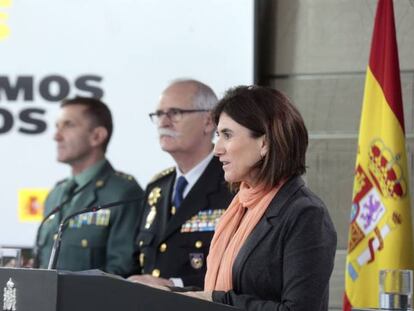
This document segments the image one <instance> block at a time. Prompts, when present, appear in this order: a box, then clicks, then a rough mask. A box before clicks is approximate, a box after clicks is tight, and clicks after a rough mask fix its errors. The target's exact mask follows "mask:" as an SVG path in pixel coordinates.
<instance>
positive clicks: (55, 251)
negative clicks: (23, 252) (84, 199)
mask: <svg viewBox="0 0 414 311" xmlns="http://www.w3.org/2000/svg"><path fill="white" fill-rule="evenodd" d="M139 200H141V198H135V199H130V200H123V201H117V202H112V203H108V204H103V205H101V204H99V205H97V206H93V207H89V208H85V209H82V210H80V211H77V212H75V213H73V214H70V215H68V216H66V217H65V218H64V219H63V220H62V222H61V223H60V225H59V230H58V232H57V235H56V239H55V241H54V242H53V247H52V252H51V254H50V259H49V265H48V267H47V269H48V270H53V269H56V264H57V260H58V256H59V252H60V246H61V244H62V235H63V232H64V231H65V229H66V225H67V222H68V221H69V220H70V219H71V218H73V217H76V216H78V215H80V214H85V213H91V212H92V213H94V212H97V211H99V210H101V209H104V208H110V207H114V206H119V205H123V204H128V203H133V202H137V201H139Z"/></svg>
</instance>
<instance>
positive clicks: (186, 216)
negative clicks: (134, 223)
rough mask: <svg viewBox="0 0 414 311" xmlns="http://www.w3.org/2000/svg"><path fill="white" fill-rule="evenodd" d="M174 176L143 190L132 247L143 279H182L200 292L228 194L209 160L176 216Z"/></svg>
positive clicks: (216, 164)
mask: <svg viewBox="0 0 414 311" xmlns="http://www.w3.org/2000/svg"><path fill="white" fill-rule="evenodd" d="M175 177H176V173H175V170H174V169H173V168H171V169H167V170H165V171H163V172H161V173H160V174H158V176H156V177H155V179H154V180H153V181H152V182H150V183H149V184H148V186H147V189H146V192H145V199H144V213H143V218H142V222H141V226H140V230H139V232H138V235H137V238H136V243H137V245H138V247H139V251H140V254H139V261H140V266H141V273H142V274H152V275H154V276H160V277H163V278H170V277H176V278H181V279H182V280H183V282H184V285H194V286H199V287H201V288H202V287H203V285H204V275H205V272H206V258H207V254H208V251H209V248H210V241H211V239H212V237H213V234H214V229H215V227H214V226H211V224H213V223H214V222H215V221H218V218H219V216H221V215H222V213H223V212H224V210H225V209H226V208H227V206H228V205H229V204H230V202H231V200H232V198H233V195H232V194H231V193H230V191H229V189H228V186H227V185H226V183H225V181H224V177H223V170H222V167H221V164H220V162H219V161H218V159H217V158H215V157H214V158H213V159H212V160H211V161H210V163H209V164H208V166H207V167H206V169H205V170H204V172H203V173H202V175H201V176H200V178H199V179H198V180H197V182H196V183H195V184H194V186H193V187H192V188H191V190H190V192H189V193H188V195H187V196H186V197H185V199H184V201H183V202H182V204H181V206H180V208H179V209H178V210H177V213H176V214H175V215H171V207H172V206H171V197H172V192H173V187H174V181H175Z"/></svg>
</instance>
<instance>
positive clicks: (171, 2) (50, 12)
mask: <svg viewBox="0 0 414 311" xmlns="http://www.w3.org/2000/svg"><path fill="white" fill-rule="evenodd" d="M6 2H7V1H6ZM0 3H1V1H0ZM1 12H3V13H4V14H7V17H8V18H7V19H6V20H5V21H3V22H4V23H6V26H7V27H8V29H9V30H10V34H9V36H8V37H7V38H3V39H2V40H0V78H2V79H3V80H0V82H1V81H2V82H1V83H3V84H2V85H1V84H0V109H2V114H0V129H3V130H4V129H5V128H6V124H5V122H6V121H5V118H6V117H5V115H6V114H11V115H12V116H13V121H14V123H13V126H12V128H11V129H9V130H8V131H7V132H6V133H3V134H0V146H1V147H0V148H1V149H0V150H1V152H0V159H1V160H0V189H1V190H0V191H1V193H0V215H1V216H0V217H1V218H0V245H17V246H30V245H32V243H33V240H34V234H35V231H36V228H37V224H36V223H20V222H19V220H18V216H17V192H18V190H19V189H21V188H27V187H29V188H36V187H47V188H51V187H52V186H53V185H54V183H55V182H56V181H58V180H61V179H62V178H64V177H66V176H67V175H68V174H69V169H68V167H67V166H65V165H63V164H59V163H57V162H56V159H55V158H56V152H55V143H54V142H53V140H52V137H53V131H54V120H55V117H56V114H57V111H58V106H59V102H60V101H58V100H56V101H47V100H45V99H44V90H45V85H43V92H42V91H41V90H40V89H41V88H42V86H41V82H42V81H43V83H45V81H44V80H45V78H47V77H49V76H52V75H56V76H59V77H61V78H62V79H63V80H64V81H66V82H67V83H68V84H69V87H70V91H69V94H68V96H74V95H86V96H88V95H91V93H90V92H85V91H82V90H80V89H79V87H76V86H75V81H76V79H77V78H78V77H80V76H85V75H94V76H98V77H101V78H102V81H100V82H99V81H95V82H90V83H89V85H92V86H94V87H96V88H98V89H101V90H102V91H103V92H104V96H103V100H104V101H105V102H106V103H108V105H109V106H110V108H111V110H112V112H113V117H114V124H115V130H114V136H113V138H112V141H111V143H110V145H109V152H108V158H109V159H110V161H111V162H112V164H113V165H114V166H115V167H116V168H117V169H118V170H121V171H124V172H128V173H130V174H132V175H134V176H135V177H136V179H137V180H138V181H139V183H140V184H141V186H142V187H145V185H146V183H147V182H148V181H149V179H150V178H151V177H152V176H153V175H154V174H155V173H156V172H158V171H160V170H162V169H163V168H166V167H168V166H171V165H172V164H173V162H172V159H171V158H170V157H169V156H168V155H166V154H164V153H163V152H162V151H161V150H160V148H159V145H158V140H157V136H156V131H155V128H154V126H153V125H152V124H151V122H150V120H149V118H148V113H149V112H151V111H152V110H153V109H154V107H155V105H156V104H157V99H158V95H159V93H160V92H161V91H162V90H163V89H164V88H165V87H166V85H167V84H168V83H169V82H170V81H171V80H173V79H175V78H178V77H191V78H195V79H199V80H201V81H203V82H205V83H207V84H209V85H210V86H212V88H213V89H214V90H215V91H216V92H217V94H218V95H219V96H221V95H222V94H223V92H224V90H225V89H227V88H228V87H231V86H235V85H238V84H251V83H252V76H253V1H252V0H208V1H194V0H117V1H113V0H36V1H33V0H14V1H12V2H11V4H10V5H9V6H7V7H1V5H0V13H1ZM23 76H26V77H29V81H30V78H31V79H32V80H33V94H32V96H30V92H29V93H26V96H29V98H26V100H25V99H24V92H23V91H22V90H20V92H18V94H17V97H16V98H13V94H11V93H9V94H6V91H5V88H7V85H6V86H5V84H4V83H6V82H7V83H10V85H9V86H8V88H9V91H10V89H11V88H13V87H14V84H15V83H16V81H17V79H18V77H20V78H21V77H23ZM5 81H6V82H5ZM66 82H65V83H66ZM46 90H47V91H48V92H47V94H49V95H51V96H54V97H55V98H57V97H59V96H58V95H59V94H63V93H64V92H63V93H59V92H61V91H62V89H61V88H59V84H57V83H50V84H46ZM26 91H30V90H28V89H26ZM27 94H29V95H27ZM31 97H32V98H31ZM27 108H29V109H30V108H35V109H41V110H42V111H44V112H40V113H34V114H33V115H32V118H34V119H40V120H41V122H43V123H44V124H46V125H47V128H46V129H45V130H44V131H43V132H42V133H39V134H24V133H21V132H19V128H26V129H29V130H33V129H35V128H36V126H33V125H30V124H27V123H25V122H24V121H22V120H21V119H22V118H20V117H19V113H20V112H21V111H22V110H25V109H27ZM6 111H7V112H6ZM23 119H24V118H23Z"/></svg>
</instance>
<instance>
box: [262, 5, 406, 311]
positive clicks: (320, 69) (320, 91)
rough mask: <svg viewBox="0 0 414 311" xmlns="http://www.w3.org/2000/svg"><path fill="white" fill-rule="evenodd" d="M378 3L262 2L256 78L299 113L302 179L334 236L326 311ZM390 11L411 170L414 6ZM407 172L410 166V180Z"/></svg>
mask: <svg viewBox="0 0 414 311" xmlns="http://www.w3.org/2000/svg"><path fill="white" fill-rule="evenodd" d="M264 2H266V1H265V0H263V3H264ZM376 4H377V1H376V0H274V1H268V2H267V3H266V5H268V7H269V9H270V10H271V11H270V13H268V14H269V16H268V17H270V18H271V22H268V25H269V28H268V29H267V31H266V38H267V40H269V41H268V43H267V51H266V53H267V56H266V58H267V64H266V66H264V67H263V68H265V70H264V72H262V73H261V75H262V79H263V77H264V79H265V81H266V83H267V84H270V85H272V86H274V87H276V88H279V89H281V90H283V91H285V92H286V93H287V94H288V96H289V97H291V99H292V100H293V101H294V102H295V103H296V105H297V106H298V107H299V109H300V111H301V112H302V114H303V116H304V118H305V121H306V124H307V126H308V129H309V131H310V137H311V142H310V146H309V152H308V158H307V162H308V163H307V164H308V167H309V168H308V173H307V176H306V180H307V183H308V185H309V186H310V188H311V189H312V190H313V191H314V192H316V193H317V194H319V195H320V196H321V198H322V199H323V200H324V201H325V203H326V204H327V206H328V208H329V210H330V212H331V215H332V217H333V220H334V223H335V226H336V229H337V231H338V252H337V258H336V267H335V273H334V275H333V277H332V280H331V301H330V305H331V309H332V310H335V309H340V308H341V304H342V293H343V289H344V285H343V282H344V269H345V255H346V251H345V249H346V244H347V235H348V219H349V215H350V208H351V200H352V183H353V169H354V165H355V151H356V144H357V135H358V128H359V118H360V112H361V103H362V96H363V91H364V90H363V88H364V80H365V69H366V66H367V63H368V57H369V52H370V45H371V36H372V29H373V21H374V16H375V9H376ZM394 10H395V15H396V27H397V37H398V46H399V55H400V66H401V70H402V71H403V74H402V84H403V99H404V110H405V124H406V133H407V137H408V139H407V142H408V151H409V155H408V159H409V165H410V167H411V168H412V167H413V165H412V164H413V152H412V150H413V149H414V126H413V120H414V118H413V115H414V110H413V102H414V99H413V97H414V87H413V85H414V1H410V0H397V1H394ZM413 175H414V174H413V169H410V178H411V180H412V181H413V180H414V176H413ZM411 184H414V182H412V183H411ZM410 189H411V190H412V189H413V186H412V185H411V187H410ZM411 193H412V191H411Z"/></svg>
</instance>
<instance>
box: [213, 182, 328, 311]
mask: <svg viewBox="0 0 414 311" xmlns="http://www.w3.org/2000/svg"><path fill="white" fill-rule="evenodd" d="M335 250H336V232H335V228H334V226H333V224H332V221H331V218H330V217H329V214H328V210H327V209H326V207H325V206H324V204H323V202H322V201H321V200H320V199H319V198H318V197H317V196H316V195H315V194H313V193H312V192H311V191H310V190H309V189H307V188H306V186H305V185H304V182H303V180H302V179H301V178H300V177H294V178H292V179H290V180H289V181H288V182H287V183H286V184H285V185H284V186H283V187H282V188H281V189H280V191H279V193H278V194H277V195H276V196H275V198H274V199H273V200H272V202H271V203H270V205H269V208H268V209H267V211H266V212H265V214H264V216H263V218H262V219H261V220H260V221H259V223H258V224H257V226H256V227H255V229H254V230H253V232H252V233H251V234H250V236H249V237H248V238H247V240H246V242H245V243H244V245H243V246H242V248H241V250H240V252H239V254H238V255H237V257H236V259H235V262H234V265H233V270H232V272H233V290H231V291H228V292H219V291H216V292H213V300H214V301H216V302H221V303H225V304H229V305H233V306H236V307H239V308H241V309H244V310H249V311H250V310H260V311H263V310H272V311H274V310H279V311H282V310H295V311H326V310H328V295H329V293H328V290H329V278H330V275H331V272H332V269H333V264H334V257H335Z"/></svg>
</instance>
